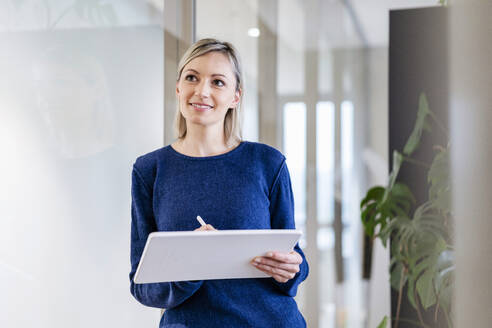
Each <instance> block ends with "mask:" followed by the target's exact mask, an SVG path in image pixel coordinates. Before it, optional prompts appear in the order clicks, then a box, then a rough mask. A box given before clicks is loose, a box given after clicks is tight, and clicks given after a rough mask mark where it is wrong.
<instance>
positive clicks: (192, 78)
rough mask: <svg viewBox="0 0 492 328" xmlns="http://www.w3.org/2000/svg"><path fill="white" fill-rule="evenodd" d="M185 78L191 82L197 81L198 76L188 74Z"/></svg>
mask: <svg viewBox="0 0 492 328" xmlns="http://www.w3.org/2000/svg"><path fill="white" fill-rule="evenodd" d="M185 80H186V81H189V82H195V81H196V80H197V78H196V76H195V75H193V74H188V75H186V76H185Z"/></svg>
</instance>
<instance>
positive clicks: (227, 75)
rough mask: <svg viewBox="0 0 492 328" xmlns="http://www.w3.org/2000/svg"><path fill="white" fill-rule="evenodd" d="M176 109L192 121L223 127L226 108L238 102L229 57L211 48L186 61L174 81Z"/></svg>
mask: <svg viewBox="0 0 492 328" xmlns="http://www.w3.org/2000/svg"><path fill="white" fill-rule="evenodd" d="M176 96H177V98H178V103H179V110H180V112H181V114H182V115H183V116H184V118H185V119H186V125H187V128H188V129H189V128H190V127H192V125H201V126H207V127H212V126H217V127H218V128H221V129H222V127H223V125H224V118H225V115H226V113H227V110H228V109H229V108H234V107H236V105H237V104H238V103H239V100H240V96H241V93H240V91H236V78H235V76H234V72H233V69H232V65H231V63H230V62H229V59H228V58H227V57H226V55H224V54H223V53H220V52H217V51H212V52H209V53H207V54H205V55H203V56H200V57H197V58H195V59H193V60H192V61H190V62H189V63H188V64H187V65H186V66H185V67H184V68H183V72H182V73H181V77H180V79H179V81H178V82H177V83H176Z"/></svg>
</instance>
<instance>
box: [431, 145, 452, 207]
mask: <svg viewBox="0 0 492 328" xmlns="http://www.w3.org/2000/svg"><path fill="white" fill-rule="evenodd" d="M427 181H428V182H429V184H430V187H429V200H430V201H432V202H433V203H434V204H435V206H436V207H437V208H438V209H439V211H441V212H442V213H443V214H445V215H449V214H450V213H451V179H450V172H449V146H448V148H442V149H439V152H438V153H437V154H436V156H435V157H434V160H433V161H432V164H431V167H430V169H429V173H428V175H427Z"/></svg>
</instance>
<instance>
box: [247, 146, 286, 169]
mask: <svg viewBox="0 0 492 328" xmlns="http://www.w3.org/2000/svg"><path fill="white" fill-rule="evenodd" d="M245 143H246V145H245V148H246V150H247V153H248V155H249V156H252V157H253V158H255V159H256V160H259V161H261V162H265V163H270V164H273V165H274V166H279V165H281V164H282V163H283V162H284V161H285V156H284V155H283V154H282V153H281V152H280V151H279V150H277V149H275V148H273V147H272V146H269V145H266V144H262V143H259V142H252V141H245Z"/></svg>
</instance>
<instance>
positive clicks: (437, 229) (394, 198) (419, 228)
mask: <svg viewBox="0 0 492 328" xmlns="http://www.w3.org/2000/svg"><path fill="white" fill-rule="evenodd" d="M433 125H435V126H437V127H438V128H439V130H440V131H441V132H442V133H444V134H445V135H446V138H447V139H448V138H449V137H448V134H447V131H446V129H445V128H444V127H443V126H442V125H441V124H440V123H439V121H438V120H437V118H436V115H435V114H434V113H433V112H432V111H431V110H430V109H429V105H428V102H427V97H426V95H425V94H424V93H422V94H421V95H420V99H419V108H418V112H417V120H416V123H415V126H414V129H413V131H412V133H411V135H410V137H409V138H408V140H407V142H406V144H405V147H404V149H403V151H402V152H401V153H400V152H398V151H396V150H395V151H394V152H393V166H392V170H391V173H390V176H389V182H388V185H387V186H386V187H382V186H376V187H373V188H371V189H369V191H368V192H367V194H366V196H365V198H364V199H363V200H362V202H361V219H362V224H363V226H364V230H365V232H366V234H367V235H369V236H370V237H371V238H372V240H374V239H376V238H379V239H380V240H381V242H382V244H383V245H384V247H386V246H387V244H388V240H390V239H391V262H390V276H391V279H390V280H391V286H392V288H394V289H395V290H397V291H398V305H397V313H396V318H395V327H397V326H398V322H399V321H400V306H401V302H402V291H403V289H404V288H406V291H407V295H408V300H409V302H410V304H411V305H412V306H413V307H414V308H415V310H416V311H417V314H418V317H419V322H420V325H422V326H423V327H428V326H429V325H428V324H426V323H425V322H424V318H423V315H422V310H428V309H430V308H431V307H433V306H434V321H437V317H438V313H439V312H440V311H441V312H442V313H443V315H444V317H445V318H446V321H447V324H448V327H452V326H453V323H452V320H451V315H450V311H451V297H452V295H451V292H452V282H453V273H454V264H453V247H452V245H451V244H452V229H451V224H450V222H451V218H452V211H451V204H450V198H451V184H450V177H449V143H448V144H447V145H446V146H442V145H435V146H434V149H435V151H436V153H435V156H434V158H433V160H432V163H431V164H430V165H429V164H427V163H424V162H421V161H419V160H417V159H415V158H413V157H412V155H413V154H414V152H415V151H416V150H417V149H418V147H419V145H420V141H421V139H422V136H423V134H424V132H431V131H432V127H433ZM404 163H408V164H412V165H419V166H422V167H424V168H426V169H428V172H427V183H428V186H429V190H428V197H427V198H428V199H427V200H426V201H425V202H423V203H422V204H417V203H416V199H415V197H414V195H413V193H412V191H411V190H410V188H409V187H408V186H407V185H406V184H404V183H402V182H399V181H398V174H399V172H400V168H401V167H402V165H403V164H404Z"/></svg>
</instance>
